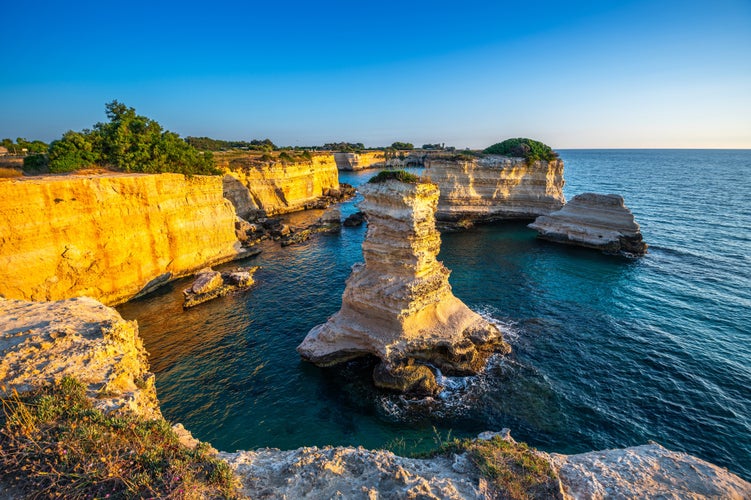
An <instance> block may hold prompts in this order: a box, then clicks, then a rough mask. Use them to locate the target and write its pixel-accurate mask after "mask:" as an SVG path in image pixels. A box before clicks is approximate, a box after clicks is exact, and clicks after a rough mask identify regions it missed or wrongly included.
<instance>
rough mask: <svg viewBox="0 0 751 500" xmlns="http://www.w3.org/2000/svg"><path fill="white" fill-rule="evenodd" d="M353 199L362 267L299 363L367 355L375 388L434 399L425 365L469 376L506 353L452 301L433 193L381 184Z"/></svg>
mask: <svg viewBox="0 0 751 500" xmlns="http://www.w3.org/2000/svg"><path fill="white" fill-rule="evenodd" d="M360 192H361V193H362V194H363V196H364V198H365V199H364V201H363V202H362V203H361V204H360V209H361V210H362V211H363V212H364V213H365V215H366V217H367V219H368V232H367V235H366V237H365V242H364V243H363V245H362V248H363V256H364V258H365V263H364V264H356V265H355V266H353V269H352V274H351V275H350V277H349V278H348V279H347V285H346V289H345V291H344V294H343V296H342V308H341V309H340V310H339V312H338V313H336V314H335V315H334V316H332V317H331V318H329V320H328V322H326V323H325V324H323V325H318V326H316V327H315V328H313V329H312V330H311V331H310V332H309V333H308V335H307V336H306V337H305V340H303V342H302V344H300V346H299V347H298V348H297V350H298V352H299V353H300V354H301V355H302V357H303V358H304V359H306V360H309V361H312V362H313V363H315V364H317V365H319V366H329V365H333V364H337V363H340V362H343V361H347V360H349V359H353V358H356V357H359V356H364V355H367V354H371V355H374V356H376V357H378V358H380V360H381V364H380V365H379V366H378V367H377V368H376V370H375V371H374V373H373V376H374V381H375V383H376V385H378V386H381V387H386V388H391V389H396V390H399V391H405V392H423V393H425V392H427V393H434V392H437V391H438V390H439V387H438V386H437V384H436V380H435V376H434V374H433V373H432V371H431V370H430V369H429V368H428V367H427V366H425V364H431V365H432V366H434V367H437V368H439V369H441V370H442V371H443V372H444V373H451V374H469V373H476V372H478V371H479V370H481V369H482V368H483V367H484V364H485V361H486V360H487V358H488V357H489V356H490V354H492V353H493V352H495V351H502V352H508V351H509V347H508V345H507V344H505V343H504V342H503V340H502V337H501V332H500V331H499V330H498V328H496V327H495V326H493V325H491V324H490V323H488V322H487V321H486V320H484V319H483V318H482V317H480V316H479V315H478V314H476V313H474V312H472V311H471V310H470V309H469V308H468V307H467V306H466V305H464V303H463V302H462V301H460V300H459V299H457V298H456V297H454V295H453V294H452V293H451V285H449V282H448V277H449V271H448V269H446V268H445V267H444V266H443V264H442V263H440V262H438V261H437V260H436V255H437V254H438V251H439V250H440V245H441V239H440V235H439V234H438V231H436V229H435V218H434V214H435V209H436V203H437V201H438V188H437V187H436V186H435V185H433V184H429V183H415V184H410V183H404V182H400V181H397V180H387V181H385V182H382V183H369V184H366V185H365V186H363V187H361V188H360Z"/></svg>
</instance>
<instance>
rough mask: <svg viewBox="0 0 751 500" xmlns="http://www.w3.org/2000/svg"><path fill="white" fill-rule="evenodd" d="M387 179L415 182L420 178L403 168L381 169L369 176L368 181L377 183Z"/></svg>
mask: <svg viewBox="0 0 751 500" xmlns="http://www.w3.org/2000/svg"><path fill="white" fill-rule="evenodd" d="M389 180H397V181H400V182H406V183H409V184H415V183H417V182H418V181H419V180H420V178H419V177H418V176H416V175H415V174H410V173H409V172H407V171H405V170H382V171H380V172H378V174H377V175H374V176H373V177H371V178H370V180H369V181H368V182H369V183H371V184H378V183H381V182H386V181H389Z"/></svg>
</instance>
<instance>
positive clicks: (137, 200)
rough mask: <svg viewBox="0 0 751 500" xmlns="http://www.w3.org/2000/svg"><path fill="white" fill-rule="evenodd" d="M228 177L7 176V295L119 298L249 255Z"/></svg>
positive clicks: (1, 278) (0, 216)
mask: <svg viewBox="0 0 751 500" xmlns="http://www.w3.org/2000/svg"><path fill="white" fill-rule="evenodd" d="M234 224H235V213H234V210H233V208H232V205H231V204H230V203H229V202H227V201H226V200H225V199H224V198H222V183H221V179H219V178H217V177H211V176H198V175H197V176H193V177H191V178H189V179H188V178H186V177H185V176H184V175H178V174H158V175H146V174H106V175H87V176H50V177H42V178H24V179H13V180H6V181H4V182H0V235H2V237H0V295H3V296H5V297H7V298H15V299H24V300H57V299H63V298H68V297H75V296H83V295H86V296H90V297H94V298H96V299H98V300H100V301H102V302H104V303H106V304H118V303H121V302H124V301H126V300H128V299H131V298H133V297H134V296H136V295H138V294H139V293H141V292H143V293H145V292H148V291H151V290H153V288H154V286H156V285H159V284H163V283H164V282H166V281H170V280H174V279H176V278H180V277H182V276H187V275H189V274H192V273H194V272H195V271H196V270H197V269H200V268H201V267H204V266H206V265H213V264H217V263H220V262H226V261H229V260H233V259H235V258H240V257H244V256H247V253H246V250H245V249H244V248H242V247H241V244H240V242H239V241H238V240H237V236H236V235H235V231H234Z"/></svg>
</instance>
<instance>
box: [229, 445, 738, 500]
mask: <svg viewBox="0 0 751 500" xmlns="http://www.w3.org/2000/svg"><path fill="white" fill-rule="evenodd" d="M483 434H488V435H489V436H492V435H494V434H495V433H483ZM503 434H504V435H505V437H504V439H505V440H508V441H511V442H513V439H511V438H510V437H509V436H508V432H504V433H503ZM480 437H481V438H483V435H482V434H481V435H480ZM535 453H536V454H537V455H539V456H542V457H544V458H546V459H547V460H548V461H550V463H551V465H552V467H553V470H555V471H556V473H557V476H558V481H559V485H558V488H557V491H556V492H555V495H554V496H553V495H546V496H545V497H543V498H555V497H556V496H558V497H562V498H564V499H566V500H575V499H576V500H578V499H591V500H604V499H608V498H665V499H675V500H683V499H696V500H698V499H714V498H723V499H732V500H742V499H747V498H751V484H749V483H748V482H746V481H744V480H743V479H741V478H739V477H738V476H736V475H735V474H732V473H730V472H728V471H727V470H725V469H722V468H720V467H717V466H715V465H712V464H710V463H708V462H705V461H704V460H701V459H699V458H696V457H693V456H691V455H687V454H685V453H677V452H673V451H670V450H667V449H665V448H663V447H662V446H660V445H657V444H650V445H644V446H635V447H631V448H623V449H617V450H606V451H599V452H591V453H583V454H579V455H558V454H553V455H548V454H546V453H543V452H535ZM220 456H221V457H222V458H223V459H225V460H227V461H228V462H229V464H230V466H231V467H232V468H233V470H234V471H235V473H236V474H237V476H238V477H239V478H240V480H241V485H242V492H243V493H244V494H245V495H247V496H248V497H250V498H259V499H262V498H308V499H311V500H313V499H316V500H317V499H321V500H323V499H329V498H337V497H341V498H361V499H370V498H433V499H452V500H453V499H487V498H499V496H497V494H498V491H497V490H496V491H494V489H493V487H492V485H490V484H489V481H488V478H487V477H485V476H483V474H482V473H481V471H479V470H478V468H477V467H476V466H474V465H473V464H472V462H471V460H470V459H469V458H468V457H467V455H466V453H461V452H459V453H450V454H447V455H444V456H437V457H434V458H429V459H414V458H404V457H400V456H397V455H394V454H393V453H391V452H389V451H383V450H366V449H363V448H343V447H337V448H331V447H326V448H316V447H312V448H299V449H297V450H291V451H280V450H276V449H260V450H255V451H242V452H237V453H221V454H220ZM500 498H505V496H503V495H502V494H501V495H500Z"/></svg>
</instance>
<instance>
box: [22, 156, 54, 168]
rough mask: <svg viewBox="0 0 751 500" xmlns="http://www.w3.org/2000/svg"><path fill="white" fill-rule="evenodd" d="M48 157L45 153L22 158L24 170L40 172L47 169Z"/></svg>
mask: <svg viewBox="0 0 751 500" xmlns="http://www.w3.org/2000/svg"><path fill="white" fill-rule="evenodd" d="M48 164H49V159H48V158H47V155H46V154H34V155H29V156H27V157H25V158H24V159H23V171H24V172H41V171H44V170H47V166H48Z"/></svg>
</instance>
